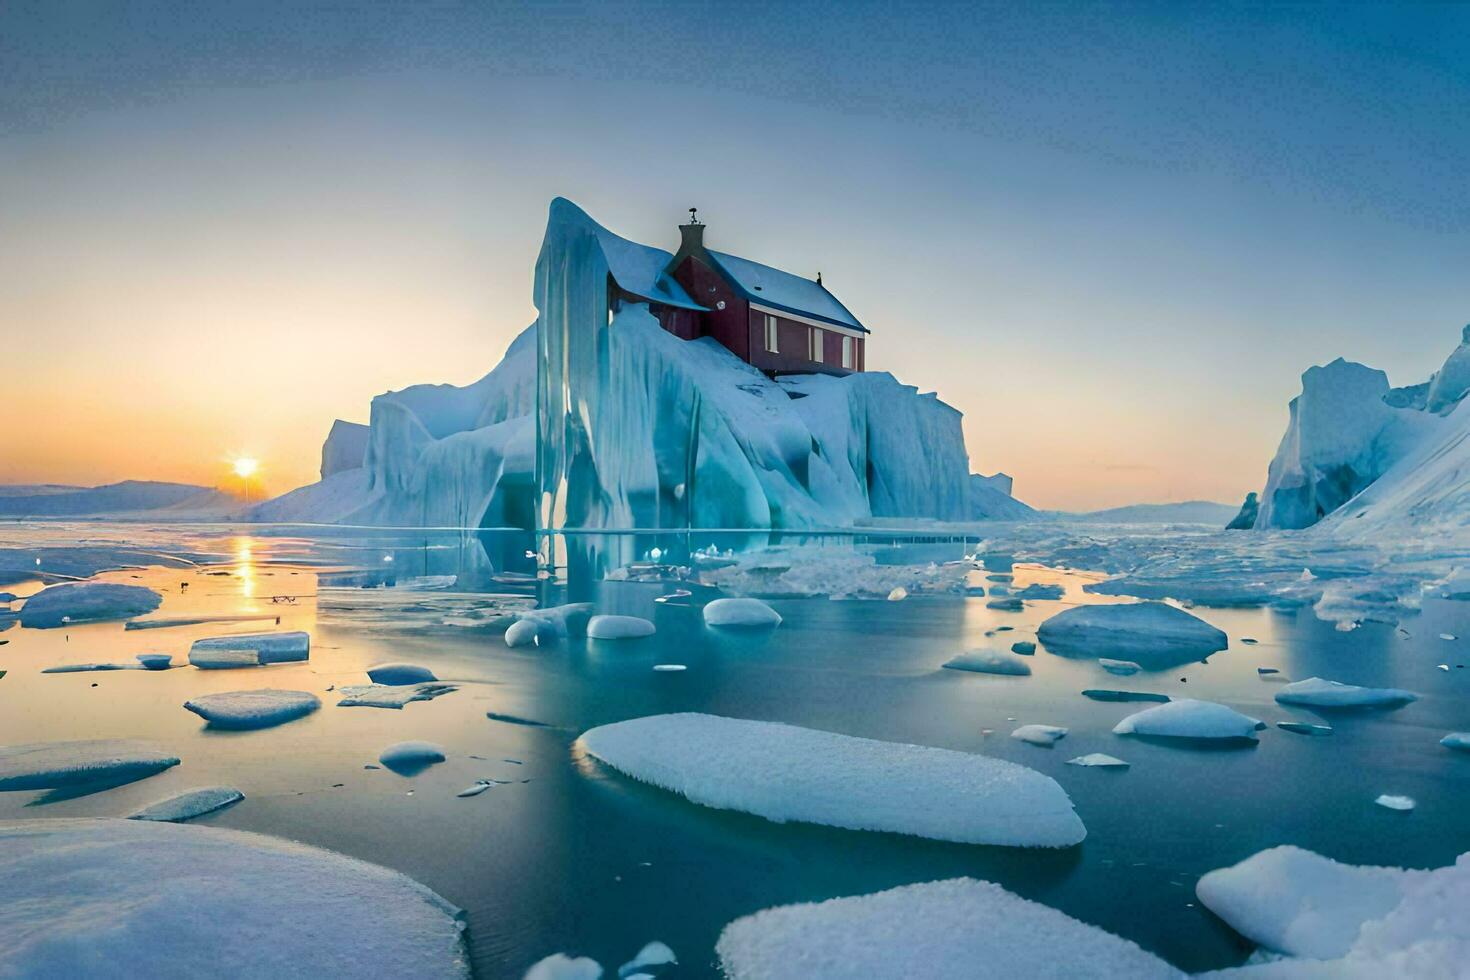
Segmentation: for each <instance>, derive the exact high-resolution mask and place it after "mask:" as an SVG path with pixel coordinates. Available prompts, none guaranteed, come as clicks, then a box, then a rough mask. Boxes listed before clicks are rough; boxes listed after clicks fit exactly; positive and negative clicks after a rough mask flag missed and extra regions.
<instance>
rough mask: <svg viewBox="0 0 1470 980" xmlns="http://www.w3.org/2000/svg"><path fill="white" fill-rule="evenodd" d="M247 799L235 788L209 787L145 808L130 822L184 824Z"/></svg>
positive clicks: (160, 801) (193, 790)
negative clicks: (186, 821) (148, 821)
mask: <svg viewBox="0 0 1470 980" xmlns="http://www.w3.org/2000/svg"><path fill="white" fill-rule="evenodd" d="M243 799H245V794H244V793H242V792H240V791H239V790H238V789H236V788H235V787H233V786H209V787H206V788H204V789H191V790H189V791H188V792H185V793H180V794H178V795H177V796H170V797H169V798H168V799H166V800H159V801H158V802H157V803H153V804H150V805H148V806H145V807H144V808H143V809H141V810H139V811H138V812H137V813H133V814H129V815H128V819H129V820H158V821H163V822H165V823H182V822H183V821H185V820H193V819H194V818H195V817H202V816H204V815H205V814H206V813H213V812H214V811H216V810H223V809H224V808H225V807H227V806H230V805H232V804H235V803H239V802H240V801H241V800H243Z"/></svg>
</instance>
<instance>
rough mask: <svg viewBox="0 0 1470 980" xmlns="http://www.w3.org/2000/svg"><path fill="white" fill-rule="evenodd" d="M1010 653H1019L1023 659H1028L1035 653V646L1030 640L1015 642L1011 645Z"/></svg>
mask: <svg viewBox="0 0 1470 980" xmlns="http://www.w3.org/2000/svg"><path fill="white" fill-rule="evenodd" d="M1011 652H1012V653H1019V654H1020V655H1021V656H1023V657H1030V656H1032V655H1034V654H1035V653H1036V644H1035V643H1032V642H1031V641H1030V640H1017V641H1016V642H1015V643H1012V644H1011Z"/></svg>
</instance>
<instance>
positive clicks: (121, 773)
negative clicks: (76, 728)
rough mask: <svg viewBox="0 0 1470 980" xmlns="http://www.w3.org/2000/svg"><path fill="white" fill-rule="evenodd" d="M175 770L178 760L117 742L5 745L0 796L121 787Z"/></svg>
mask: <svg viewBox="0 0 1470 980" xmlns="http://www.w3.org/2000/svg"><path fill="white" fill-rule="evenodd" d="M178 764H179V758H178V756H175V755H169V754H168V753H166V752H162V751H160V750H158V749H156V748H154V747H153V746H151V745H147V744H144V743H141V742H130V741H125V740H118V739H96V740H93V741H84V742H37V743H32V744H30V745H7V746H5V747H3V748H0V791H4V792H9V791H13V790H28V789H57V788H60V787H68V786H82V785H87V784H91V783H97V784H106V785H121V784H122V783H131V782H135V781H136V780H139V779H144V778H146V777H148V776H152V775H154V774H155V773H160V772H163V771H164V770H165V769H168V768H170V767H172V766H176V765H178Z"/></svg>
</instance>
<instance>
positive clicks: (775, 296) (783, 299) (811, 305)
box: [705, 249, 869, 333]
mask: <svg viewBox="0 0 1470 980" xmlns="http://www.w3.org/2000/svg"><path fill="white" fill-rule="evenodd" d="M705 252H706V254H707V255H709V256H710V257H711V258H712V259H714V260H715V262H717V263H718V264H719V266H720V269H721V271H722V272H724V273H725V276H726V278H728V279H729V280H730V281H731V282H732V283H734V284H735V286H736V288H738V289H739V290H740V291H741V292H742V293H744V294H745V298H746V299H748V300H750V301H751V302H754V303H760V304H761V305H762V306H770V307H773V308H775V309H778V310H785V311H786V312H788V313H796V314H798V315H801V316H809V317H812V318H814V319H817V320H823V321H826V322H827V323H832V324H835V325H837V326H839V327H847V328H848V329H851V330H859V331H861V332H863V333H868V332H869V330H868V328H867V327H865V326H863V325H862V324H861V323H860V322H858V318H857V317H855V316H853V315H852V313H850V312H849V311H848V309H847V307H845V306H843V305H842V304H841V303H840V302H838V300H837V297H836V296H833V295H832V294H831V293H829V292H827V289H826V287H825V286H823V285H822V284H821V283H819V282H816V281H814V280H811V279H803V278H802V277H801V276H794V275H792V274H791V273H789V272H782V271H781V270H780V269H773V268H771V267H770V266H768V265H761V264H760V263H759V262H752V261H750V260H749V259H742V258H740V256H738V255H729V254H727V253H725V252H716V251H713V250H709V249H706V250H705Z"/></svg>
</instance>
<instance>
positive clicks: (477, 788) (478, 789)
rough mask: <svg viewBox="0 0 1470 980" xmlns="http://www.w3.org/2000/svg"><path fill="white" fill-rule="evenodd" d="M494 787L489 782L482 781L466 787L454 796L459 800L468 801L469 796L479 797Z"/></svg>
mask: <svg viewBox="0 0 1470 980" xmlns="http://www.w3.org/2000/svg"><path fill="white" fill-rule="evenodd" d="M494 785H495V784H494V783H492V782H490V781H489V780H485V779H482V780H480V781H479V782H478V783H475V784H474V785H473V786H466V787H465V788H464V789H462V790H460V791H459V792H458V793H455V794H454V795H455V796H458V797H460V798H461V799H468V798H469V797H471V796H479V795H480V794H481V793H483V792H485V791H486V790H487V789H489V788H490V787H492V786H494Z"/></svg>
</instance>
